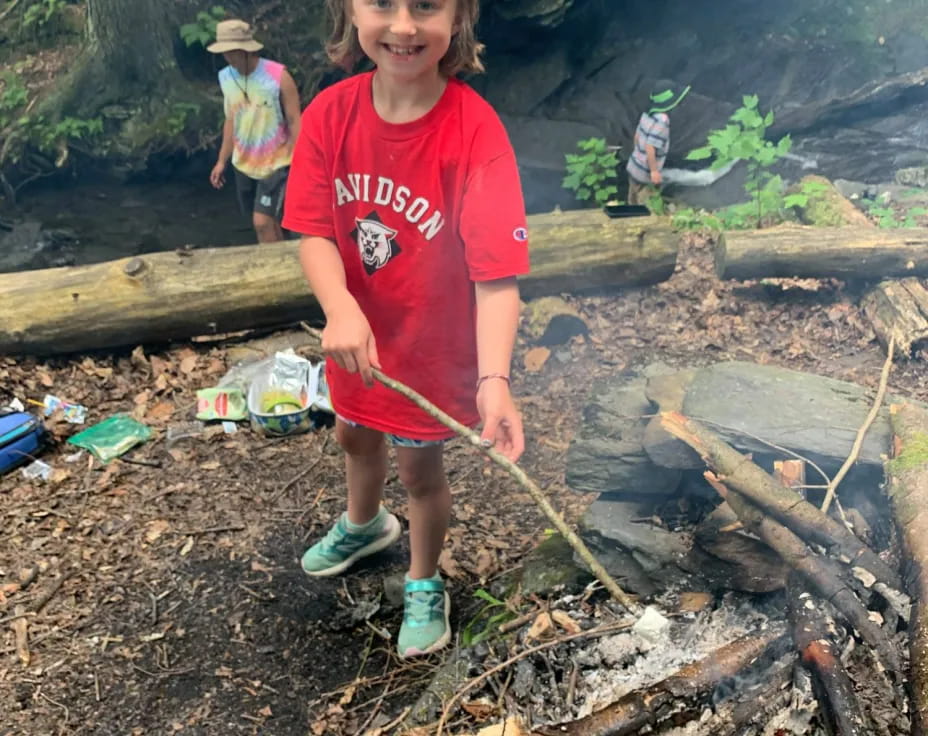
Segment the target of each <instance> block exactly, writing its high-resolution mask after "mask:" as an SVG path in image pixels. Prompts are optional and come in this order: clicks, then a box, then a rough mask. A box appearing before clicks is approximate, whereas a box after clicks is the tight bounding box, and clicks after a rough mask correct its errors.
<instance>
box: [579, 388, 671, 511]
mask: <svg viewBox="0 0 928 736" xmlns="http://www.w3.org/2000/svg"><path fill="white" fill-rule="evenodd" d="M645 385H646V379H644V378H639V379H635V380H633V381H631V382H622V383H618V384H617V385H610V384H609V383H608V382H598V383H597V384H595V385H594V387H593V391H592V399H591V403H590V404H589V405H587V407H586V408H585V409H584V410H583V423H582V425H581V427H580V431H579V433H578V436H577V437H576V438H575V439H574V441H573V442H572V443H571V446H570V450H569V451H568V454H567V484H568V486H570V487H571V488H573V489H574V490H575V491H580V492H582V493H587V492H598V493H603V492H627V493H635V494H639V493H649V494H671V493H673V492H674V491H675V490H676V488H677V484H678V483H679V482H680V471H679V470H673V469H669V468H662V467H660V466H659V465H656V464H655V463H654V462H653V461H652V460H651V458H650V457H648V454H647V453H646V452H645V450H644V447H643V445H642V440H643V437H644V430H645V419H643V417H645V416H646V415H649V414H651V413H653V412H654V405H653V404H652V403H651V402H650V401H649V400H648V397H647V396H646V395H645Z"/></svg>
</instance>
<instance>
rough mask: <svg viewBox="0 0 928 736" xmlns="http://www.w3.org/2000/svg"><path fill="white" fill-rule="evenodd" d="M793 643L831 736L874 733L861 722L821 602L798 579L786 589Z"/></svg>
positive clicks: (858, 707) (827, 614) (852, 691)
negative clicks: (809, 678)
mask: <svg viewBox="0 0 928 736" xmlns="http://www.w3.org/2000/svg"><path fill="white" fill-rule="evenodd" d="M787 592H788V595H789V618H790V623H791V624H792V631H793V641H795V643H796V648H797V649H798V650H799V654H800V658H801V661H802V663H803V665H804V666H805V667H806V669H807V670H809V672H810V673H811V674H812V686H813V689H814V691H815V697H816V698H817V699H818V703H819V707H820V709H821V714H822V717H823V720H824V721H825V722H826V724H827V725H828V729H829V733H831V734H833V736H867V734H870V733H873V730H872V729H871V727H870V726H869V724H868V723H867V720H866V719H865V718H864V715H863V712H862V711H861V709H860V704H859V703H858V702H857V696H856V695H855V694H854V686H853V684H852V683H851V678H850V677H848V674H847V672H846V671H845V669H844V665H843V664H842V663H841V660H840V659H839V658H838V655H837V653H836V651H835V650H836V642H835V641H834V637H835V632H836V630H837V627H836V626H835V623H834V621H833V620H832V618H831V616H830V615H829V613H828V611H827V610H826V609H825V606H823V605H822V602H821V601H820V600H819V599H817V598H816V597H815V596H813V595H812V594H811V593H808V592H807V591H806V590H805V586H804V585H803V583H802V581H801V580H800V579H799V577H798V576H797V575H791V576H790V580H789V585H788V586H787Z"/></svg>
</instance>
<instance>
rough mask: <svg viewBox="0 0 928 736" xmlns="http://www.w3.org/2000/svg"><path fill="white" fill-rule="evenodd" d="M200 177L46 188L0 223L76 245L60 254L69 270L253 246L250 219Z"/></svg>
mask: <svg viewBox="0 0 928 736" xmlns="http://www.w3.org/2000/svg"><path fill="white" fill-rule="evenodd" d="M208 174H209V170H208V169H205V170H204V172H203V175H202V176H188V177H184V178H176V179H167V180H148V181H143V182H138V183H129V184H126V183H120V182H117V181H105V180H91V181H88V180H83V181H78V182H75V183H73V184H62V183H60V182H55V183H50V184H47V185H43V186H36V187H32V188H30V189H28V190H26V191H24V192H22V194H21V197H20V201H19V203H18V205H19V206H18V209H17V210H16V211H15V212H12V213H5V214H4V217H5V218H7V217H8V218H9V220H10V221H11V222H12V223H14V224H15V223H18V224H22V223H27V222H29V223H38V224H41V228H42V230H43V231H59V230H61V231H65V232H67V233H68V234H70V235H72V236H73V237H74V238H76V242H72V244H71V245H69V247H68V251H69V255H70V256H71V257H72V258H73V261H74V263H76V264H87V263H97V262H100V261H107V260H112V259H115V258H123V257H126V256H131V255H138V254H140V253H151V252H154V251H164V250H173V249H175V248H180V247H183V246H193V247H206V246H227V245H244V244H248V243H254V242H256V238H255V234H254V230H253V229H252V226H251V219H250V217H248V216H245V215H242V214H241V212H240V210H239V206H238V201H237V199H236V196H235V187H234V184H233V183H232V181H231V180H227V182H226V185H225V187H223V189H221V190H219V191H217V190H215V189H213V188H212V187H211V186H210V184H209V181H208V180H207V177H208ZM14 233H15V231H14ZM3 235H4V233H3V232H2V231H0V249H6V250H8V249H9V248H10V247H12V246H11V245H9V246H6V248H5V244H4V240H3V237H2V236H3ZM0 255H2V254H0ZM13 270H19V269H13Z"/></svg>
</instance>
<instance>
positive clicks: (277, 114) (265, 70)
mask: <svg viewBox="0 0 928 736" xmlns="http://www.w3.org/2000/svg"><path fill="white" fill-rule="evenodd" d="M283 71H284V66H283V64H278V63H277V62H276V61H268V60H267V59H259V60H258V65H257V67H255V70H254V71H253V72H252V73H251V74H249V75H247V76H243V75H242V74H239V72H238V71H237V70H236V69H235V67H232V66H227V67H225V68H224V69H223V70H222V71H220V72H219V86H220V87H221V88H222V97H223V101H224V103H225V113H226V119H230V120H232V125H233V134H232V139H233V147H232V165H233V166H234V167H235V168H236V169H238V170H239V171H241V172H242V173H243V174H245V175H246V176H250V177H251V178H252V179H264V178H266V177H268V176H270V175H271V174H273V173H274V172H275V171H277V169H281V168H283V167H284V166H289V165H290V157H291V155H292V152H291V149H290V130H289V126H288V125H287V118H286V116H285V115H284V111H283V107H282V105H281V102H280V78H281V76H282V75H283Z"/></svg>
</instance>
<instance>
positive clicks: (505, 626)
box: [499, 608, 541, 634]
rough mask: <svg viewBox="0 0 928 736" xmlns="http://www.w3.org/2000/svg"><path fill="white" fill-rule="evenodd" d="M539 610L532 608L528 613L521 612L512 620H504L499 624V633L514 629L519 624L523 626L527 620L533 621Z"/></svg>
mask: <svg viewBox="0 0 928 736" xmlns="http://www.w3.org/2000/svg"><path fill="white" fill-rule="evenodd" d="M540 611H541V609H540V608H533V609H532V610H531V611H529V612H528V613H523V614H522V615H521V616H519V617H518V618H514V619H512V621H506V622H505V623H504V624H502V625H500V627H499V633H500V634H508V633H509V632H510V631H515V630H516V629H518V628H519V627H520V626H524V625H525V624H527V623H528V622H529V621H534V620H535V617H536V616H537V615H538V614H539V612H540Z"/></svg>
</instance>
